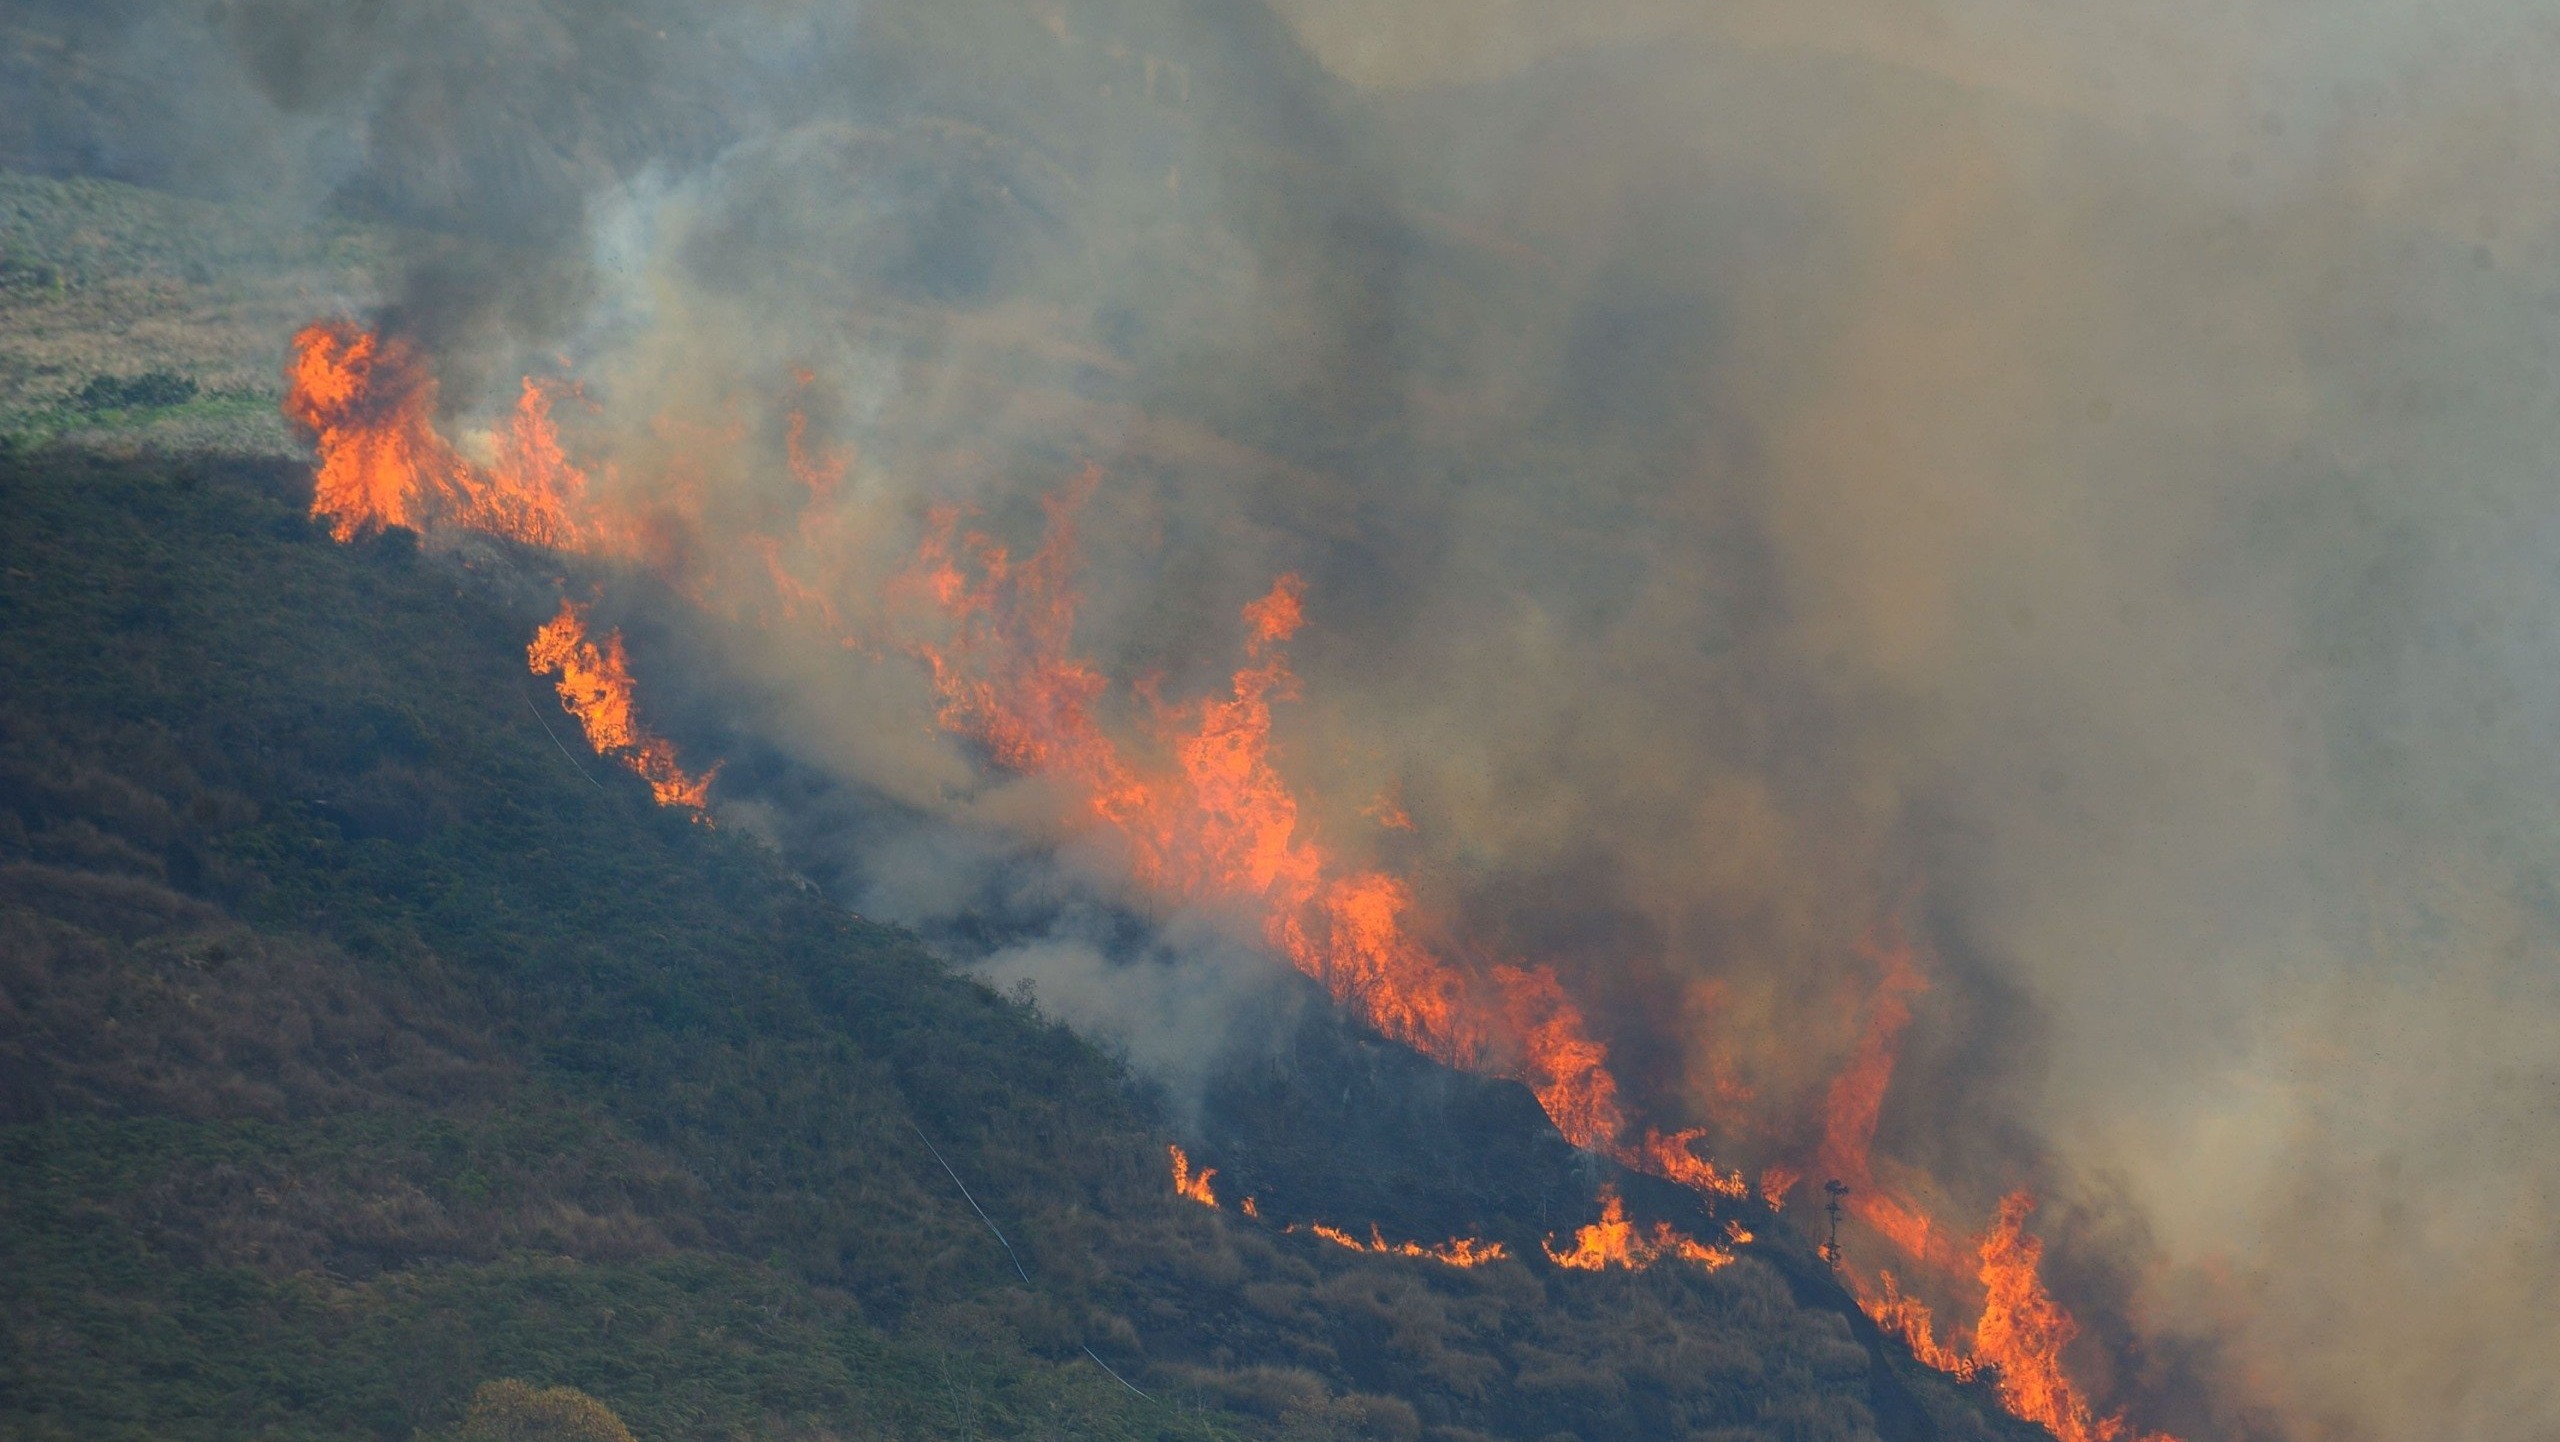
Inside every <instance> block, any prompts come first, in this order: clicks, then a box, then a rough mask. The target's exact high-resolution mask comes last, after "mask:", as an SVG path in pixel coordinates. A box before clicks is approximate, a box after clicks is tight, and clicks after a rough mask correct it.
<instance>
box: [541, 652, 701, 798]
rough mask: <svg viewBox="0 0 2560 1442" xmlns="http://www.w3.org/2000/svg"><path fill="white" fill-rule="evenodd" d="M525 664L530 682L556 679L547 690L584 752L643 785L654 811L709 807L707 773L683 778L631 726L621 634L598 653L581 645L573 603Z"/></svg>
mask: <svg viewBox="0 0 2560 1442" xmlns="http://www.w3.org/2000/svg"><path fill="white" fill-rule="evenodd" d="M524 659H525V664H526V665H527V666H530V667H532V668H533V674H535V675H537V676H546V675H547V676H553V677H556V678H557V679H556V680H555V681H554V682H553V685H554V687H555V689H557V690H558V691H559V693H560V704H561V705H563V706H565V707H567V708H568V709H569V714H570V715H572V716H575V717H577V718H578V725H579V727H580V728H581V729H582V730H584V731H585V732H586V735H587V745H588V746H590V747H592V748H593V749H594V750H595V753H596V754H597V755H598V756H608V757H611V758H613V759H614V760H616V761H619V762H621V763H622V765H623V766H624V767H626V768H628V769H629V770H630V772H631V773H632V774H633V775H635V776H637V777H639V778H640V779H641V780H643V781H646V782H648V783H649V791H650V794H651V795H654V796H655V797H657V799H658V804H659V805H661V806H682V807H686V808H688V809H691V810H693V811H697V812H699V811H701V810H702V809H703V808H704V807H705V806H707V805H708V804H709V799H710V792H711V774H712V773H710V772H706V773H704V774H703V775H700V776H692V775H688V774H687V773H686V772H685V769H684V768H683V767H682V766H680V765H678V764H677V762H676V748H675V747H674V746H673V745H672V744H670V743H669V742H668V741H667V740H666V739H665V738H663V737H659V736H652V735H650V734H649V733H648V732H646V731H644V730H642V729H640V725H639V723H638V722H637V721H635V720H633V719H632V715H631V662H630V658H629V657H628V656H626V655H625V654H624V652H623V647H622V633H621V632H620V631H610V632H607V633H606V634H605V638H604V644H603V645H601V646H598V645H597V644H596V643H595V642H593V641H590V640H588V639H587V618H586V615H585V613H584V612H583V611H581V610H580V609H579V608H578V607H577V605H575V604H574V603H572V602H569V601H562V602H561V603H560V614H558V615H556V616H554V617H552V618H551V619H550V620H549V621H547V622H545V623H544V624H543V627H542V629H541V630H539V631H537V632H535V633H534V637H533V644H532V645H530V646H528V647H526V648H525V653H524ZM717 769H718V768H716V767H715V768H714V770H715V771H716V770H717Z"/></svg>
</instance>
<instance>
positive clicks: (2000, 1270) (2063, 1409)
mask: <svg viewBox="0 0 2560 1442" xmlns="http://www.w3.org/2000/svg"><path fill="white" fill-rule="evenodd" d="M2035 1205H2036V1201H2035V1198H2033V1197H2031V1196H2029V1195H2027V1194H2026V1193H2025V1192H2011V1193H2010V1194H2009V1195H2008V1196H2007V1197H2005V1198H2003V1199H2002V1200H2001V1202H2000V1211H1999V1214H1998V1216H1997V1218H1996V1219H1995V1220H1994V1221H1993V1223H1992V1227H1991V1231H1990V1233H1989V1234H1988V1235H1986V1236H1984V1237H1983V1239H1982V1245H1981V1247H1980V1249H1979V1251H1980V1255H1981V1258H1982V1270H1981V1272H1980V1278H1981V1282H1982V1288H1983V1292H1984V1299H1983V1303H1982V1320H1981V1321H1980V1322H1978V1323H1976V1324H1975V1325H1974V1329H1973V1356H1974V1360H1975V1361H1976V1362H1977V1363H1978V1364H1981V1365H1984V1366H1989V1367H1995V1368H1997V1369H1998V1372H1999V1387H2000V1401H2001V1404H2002V1405H2004V1406H2006V1407H2007V1408H2008V1409H2009V1410H2010V1411H2011V1412H2013V1413H2015V1414H2017V1415H2018V1416H2020V1417H2023V1418H2025V1419H2027V1420H2028V1421H2030V1422H2038V1423H2042V1424H2043V1426H2044V1428H2045V1430H2047V1431H2049V1432H2051V1433H2052V1434H2053V1435H2054V1436H2055V1437H2057V1438H2059V1439H2061V1442H2117V1439H2118V1438H2121V1437H2124V1436H2125V1435H2126V1433H2125V1422H2124V1416H2123V1414H2122V1413H2118V1414H2116V1415H2114V1416H2111V1417H2099V1416H2097V1415H2096V1414H2095V1412H2093V1411H2092V1410H2091V1408H2090V1406H2089V1399H2088V1398H2087V1397H2085V1396H2083V1395H2081V1392H2080V1389H2079V1387H2078V1385H2077V1384H2075V1383H2073V1382H2072V1380H2071V1377H2070V1375H2069V1374H2068V1373H2066V1372H2065V1371H2064V1370H2063V1365H2062V1351H2063V1349H2064V1348H2065V1347H2068V1346H2069V1345H2070V1344H2071V1339H2072V1338H2073V1337H2075V1336H2078V1335H2079V1332H2080V1327H2079V1324H2078V1323H2076V1322H2074V1321H2072V1320H2071V1314H2070V1313H2068V1312H2066V1311H2064V1310H2063V1309H2062V1308H2061V1307H2060V1306H2059V1305H2057V1304H2056V1303H2055V1302H2054V1300H2053V1298H2052V1296H2051V1295H2049V1294H2048V1293H2047V1292H2046V1291H2045V1289H2044V1279H2043V1277H2042V1276H2041V1275H2039V1271H2040V1269H2041V1267H2042V1266H2043V1263H2044V1243H2043V1242H2041V1241H2039V1240H2037V1239H2036V1237H2035V1236H2034V1235H2033V1234H2031V1233H2029V1232H2028V1231H2027V1230H2026V1220H2027V1213H2029V1212H2031V1211H2034V1210H2035ZM2143 1442H2175V1439H2172V1438H2169V1437H2167V1436H2165V1435H2163V1434H2159V1433H2153V1434H2149V1435H2148V1436H2147V1437H2146V1438H2144V1439H2143Z"/></svg>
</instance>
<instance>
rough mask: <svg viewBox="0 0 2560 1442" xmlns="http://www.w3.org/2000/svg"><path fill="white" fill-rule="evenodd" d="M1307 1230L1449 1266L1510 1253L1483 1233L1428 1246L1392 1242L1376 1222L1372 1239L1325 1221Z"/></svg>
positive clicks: (1339, 1242)
mask: <svg viewBox="0 0 2560 1442" xmlns="http://www.w3.org/2000/svg"><path fill="white" fill-rule="evenodd" d="M1289 1230H1291V1231H1293V1232H1294V1231H1296V1230H1297V1228H1295V1227H1291V1228H1290V1229H1289ZM1307 1230H1308V1231H1310V1232H1313V1233H1314V1234H1315V1235H1317V1236H1319V1237H1322V1238H1323V1239H1325V1240H1326V1241H1328V1242H1331V1243H1333V1244H1334V1245H1335V1246H1337V1247H1348V1248H1350V1249H1351V1250H1352V1251H1355V1252H1370V1253H1375V1254H1377V1255H1380V1256H1388V1257H1416V1258H1420V1259H1421V1260H1423V1261H1428V1262H1438V1263H1440V1264H1441V1265H1442V1266H1447V1267H1481V1266H1483V1265H1485V1264H1486V1263H1488V1262H1499V1261H1501V1260H1502V1259H1503V1258H1505V1257H1508V1256H1510V1255H1511V1249H1510V1248H1508V1247H1506V1246H1504V1245H1503V1244H1501V1243H1500V1242H1488V1241H1486V1240H1484V1239H1483V1238H1481V1237H1452V1238H1450V1239H1449V1240H1448V1241H1445V1242H1442V1243H1441V1244H1440V1245H1438V1246H1436V1247H1426V1246H1424V1245H1422V1244H1421V1243H1420V1242H1390V1241H1388V1240H1387V1239H1386V1236H1385V1235H1384V1234H1383V1233H1381V1232H1380V1231H1379V1230H1378V1226H1377V1224H1376V1223H1375V1222H1372V1223H1370V1224H1369V1240H1367V1241H1365V1242H1364V1241H1362V1240H1360V1239H1359V1238H1358V1237H1355V1236H1353V1235H1351V1234H1350V1233H1349V1232H1346V1231H1344V1230H1342V1229H1341V1228H1339V1227H1328V1226H1326V1225H1325V1224H1324V1223H1322V1222H1312V1223H1309V1224H1308V1226H1307Z"/></svg>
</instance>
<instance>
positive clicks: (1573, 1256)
mask: <svg viewBox="0 0 2560 1442" xmlns="http://www.w3.org/2000/svg"><path fill="white" fill-rule="evenodd" d="M1544 1245H1545V1248H1546V1253H1547V1260H1548V1261H1551V1262H1553V1263H1555V1264H1556V1265H1557V1266H1559V1267H1570V1268H1573V1269H1574V1270H1576V1271H1582V1272H1598V1271H1605V1270H1607V1269H1608V1268H1610V1267H1618V1268H1622V1269H1624V1270H1627V1271H1642V1270H1643V1269H1645V1268H1647V1267H1650V1266H1652V1265H1653V1264H1654V1263H1655V1262H1658V1261H1660V1260H1662V1259H1663V1258H1664V1257H1677V1258H1679V1259H1680V1260H1682V1261H1685V1262H1695V1263H1697V1264H1698V1265H1699V1266H1701V1267H1704V1268H1706V1269H1707V1270H1708V1271H1710V1272H1712V1271H1715V1270H1717V1269H1718V1268H1721V1267H1724V1266H1726V1265H1728V1264H1730V1263H1731V1262H1732V1261H1733V1253H1731V1252H1728V1251H1726V1250H1724V1249H1723V1248H1722V1247H1710V1246H1707V1245H1706V1244H1705V1243H1703V1242H1698V1241H1694V1240H1692V1239H1690V1238H1688V1237H1684V1236H1682V1235H1680V1234H1679V1233H1678V1232H1676V1231H1674V1230H1673V1229H1672V1226H1671V1224H1670V1223H1669V1222H1656V1223H1654V1224H1653V1227H1652V1229H1651V1230H1650V1231H1639V1230H1638V1229H1637V1227H1636V1224H1635V1223H1633V1222H1631V1221H1629V1220H1627V1207H1626V1203H1624V1202H1622V1201H1620V1200H1619V1199H1618V1193H1617V1191H1616V1190H1615V1189H1614V1188H1604V1189H1603V1190H1602V1191H1601V1193H1600V1220H1598V1221H1596V1222H1594V1223H1592V1224H1591V1225H1589V1226H1587V1227H1583V1228H1580V1229H1579V1230H1577V1231H1575V1232H1574V1234H1573V1245H1572V1246H1571V1247H1569V1248H1567V1249H1565V1250H1563V1251H1558V1250H1557V1249H1556V1245H1555V1243H1554V1242H1553V1241H1552V1240H1550V1241H1548V1242H1546V1243H1545V1244H1544Z"/></svg>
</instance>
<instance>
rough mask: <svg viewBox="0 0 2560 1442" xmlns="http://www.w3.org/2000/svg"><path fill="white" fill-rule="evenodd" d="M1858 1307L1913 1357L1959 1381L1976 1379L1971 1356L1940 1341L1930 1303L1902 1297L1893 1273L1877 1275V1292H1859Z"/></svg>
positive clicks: (1861, 1290) (1859, 1290)
mask: <svg viewBox="0 0 2560 1442" xmlns="http://www.w3.org/2000/svg"><path fill="white" fill-rule="evenodd" d="M1858 1308H1859V1310H1861V1311H1863V1312H1865V1313H1866V1314H1867V1316H1868V1317H1869V1318H1870V1319H1872V1320H1873V1321H1874V1322H1875V1324H1876V1325H1877V1326H1879V1327H1882V1328H1883V1329H1884V1330H1886V1331H1887V1332H1890V1333H1892V1334H1893V1335H1894V1336H1897V1337H1900V1338H1901V1339H1902V1342H1903V1345H1904V1346H1907V1347H1909V1348H1910V1349H1911V1355H1912V1356H1914V1357H1917V1358H1919V1359H1920V1360H1921V1361H1922V1362H1923V1363H1925V1364H1927V1365H1929V1366H1931V1367H1935V1368H1937V1369H1938V1370H1939V1371H1941V1372H1944V1373H1947V1374H1948V1375H1949V1376H1952V1377H1955V1378H1956V1379H1958V1380H1959V1381H1966V1382H1970V1381H1972V1380H1973V1376H1974V1371H1975V1368H1974V1362H1973V1359H1972V1358H1971V1357H1968V1356H1966V1355H1964V1354H1963V1353H1962V1352H1959V1351H1957V1350H1955V1349H1954V1348H1953V1347H1949V1346H1947V1345H1945V1344H1944V1343H1942V1342H1940V1341H1939V1340H1938V1327H1937V1320H1936V1319H1935V1318H1934V1317H1932V1316H1931V1315H1930V1314H1929V1308H1928V1306H1927V1304H1925V1303H1923V1302H1921V1301H1919V1300H1917V1299H1916V1298H1912V1297H1907V1296H1905V1295H1903V1292H1902V1286H1901V1284H1900V1283H1899V1282H1897V1281H1895V1280H1894V1275H1893V1273H1891V1272H1878V1273H1877V1274H1876V1290H1875V1291H1874V1292H1872V1293H1870V1292H1868V1291H1867V1290H1866V1289H1864V1288H1859V1289H1858Z"/></svg>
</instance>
